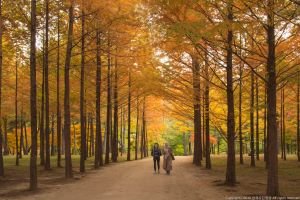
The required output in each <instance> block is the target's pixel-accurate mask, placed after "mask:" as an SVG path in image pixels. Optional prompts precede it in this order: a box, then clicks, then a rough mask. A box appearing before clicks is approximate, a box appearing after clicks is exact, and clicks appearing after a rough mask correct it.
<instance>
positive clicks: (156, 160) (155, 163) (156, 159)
mask: <svg viewBox="0 0 300 200" xmlns="http://www.w3.org/2000/svg"><path fill="white" fill-rule="evenodd" d="M153 163H154V171H156V165H157V169H158V170H159V168H160V157H157V158H156V157H153Z"/></svg>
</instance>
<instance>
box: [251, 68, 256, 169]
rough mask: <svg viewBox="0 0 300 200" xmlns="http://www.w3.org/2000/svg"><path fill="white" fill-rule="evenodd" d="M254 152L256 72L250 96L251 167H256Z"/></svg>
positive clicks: (252, 74)
mask: <svg viewBox="0 0 300 200" xmlns="http://www.w3.org/2000/svg"><path fill="white" fill-rule="evenodd" d="M254 155H255V151H254V72H253V71H251V94H250V156H251V164H250V165H251V167H255V156H254Z"/></svg>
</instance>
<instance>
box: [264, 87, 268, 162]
mask: <svg viewBox="0 0 300 200" xmlns="http://www.w3.org/2000/svg"><path fill="white" fill-rule="evenodd" d="M267 160H268V153H267V86H266V83H265V94H264V161H265V162H266V168H268V165H267V164H268V162H267Z"/></svg>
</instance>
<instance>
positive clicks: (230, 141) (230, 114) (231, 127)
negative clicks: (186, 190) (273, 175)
mask: <svg viewBox="0 0 300 200" xmlns="http://www.w3.org/2000/svg"><path fill="white" fill-rule="evenodd" d="M231 3H232V2H231V0H228V2H227V9H228V15H227V18H228V21H229V27H228V32H227V56H226V59H227V67H226V73H227V106H228V110H227V148H228V153H227V154H228V155H227V167H226V184H227V185H235V183H236V174H235V145H234V140H235V122H234V99H233V80H232V79H233V78H232V40H233V32H232V27H231V26H232V22H233V14H232V4H231Z"/></svg>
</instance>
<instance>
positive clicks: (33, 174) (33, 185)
mask: <svg viewBox="0 0 300 200" xmlns="http://www.w3.org/2000/svg"><path fill="white" fill-rule="evenodd" d="M30 33H31V36H30V122H31V151H30V187H29V188H30V190H35V189H37V164H36V160H37V111H36V46H35V45H36V0H32V1H31V23H30Z"/></svg>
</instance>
